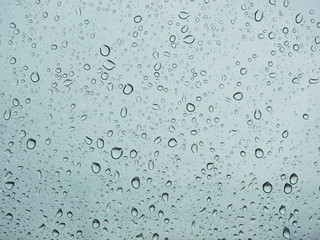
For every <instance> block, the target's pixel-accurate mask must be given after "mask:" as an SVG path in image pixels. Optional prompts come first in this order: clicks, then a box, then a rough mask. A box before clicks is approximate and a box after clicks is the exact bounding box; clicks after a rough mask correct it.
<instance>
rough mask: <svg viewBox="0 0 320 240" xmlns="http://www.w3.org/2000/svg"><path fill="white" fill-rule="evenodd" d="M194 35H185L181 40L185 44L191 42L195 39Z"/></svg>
mask: <svg viewBox="0 0 320 240" xmlns="http://www.w3.org/2000/svg"><path fill="white" fill-rule="evenodd" d="M195 40H196V39H195V37H194V36H193V35H187V36H185V37H184V38H183V42H184V43H186V44H192V43H194V41H195Z"/></svg>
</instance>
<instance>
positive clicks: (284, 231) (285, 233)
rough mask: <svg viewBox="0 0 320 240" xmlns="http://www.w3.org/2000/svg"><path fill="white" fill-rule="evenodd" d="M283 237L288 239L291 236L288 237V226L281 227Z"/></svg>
mask: <svg viewBox="0 0 320 240" xmlns="http://www.w3.org/2000/svg"><path fill="white" fill-rule="evenodd" d="M283 237H285V238H287V239H290V238H291V237H290V230H289V228H287V227H284V229H283Z"/></svg>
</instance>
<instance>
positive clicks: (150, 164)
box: [148, 160, 154, 170]
mask: <svg viewBox="0 0 320 240" xmlns="http://www.w3.org/2000/svg"><path fill="white" fill-rule="evenodd" d="M148 168H149V170H153V169H154V161H153V160H149V162H148Z"/></svg>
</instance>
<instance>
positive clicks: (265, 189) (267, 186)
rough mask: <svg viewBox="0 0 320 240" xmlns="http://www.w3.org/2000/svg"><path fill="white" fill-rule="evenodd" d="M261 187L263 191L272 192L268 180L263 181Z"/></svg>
mask: <svg viewBox="0 0 320 240" xmlns="http://www.w3.org/2000/svg"><path fill="white" fill-rule="evenodd" d="M262 188H263V191H264V192H265V193H271V192H272V185H271V183H269V182H265V183H264V184H263V185H262Z"/></svg>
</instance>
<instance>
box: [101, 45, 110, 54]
mask: <svg viewBox="0 0 320 240" xmlns="http://www.w3.org/2000/svg"><path fill="white" fill-rule="evenodd" d="M110 51H111V50H110V47H109V46H108V45H105V44H104V45H102V47H100V54H101V55H102V56H104V57H107V56H109V54H110Z"/></svg>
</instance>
